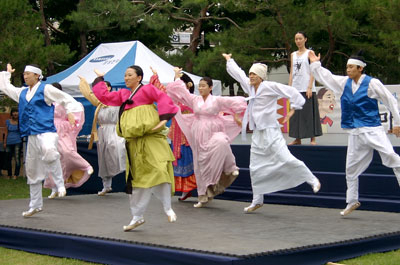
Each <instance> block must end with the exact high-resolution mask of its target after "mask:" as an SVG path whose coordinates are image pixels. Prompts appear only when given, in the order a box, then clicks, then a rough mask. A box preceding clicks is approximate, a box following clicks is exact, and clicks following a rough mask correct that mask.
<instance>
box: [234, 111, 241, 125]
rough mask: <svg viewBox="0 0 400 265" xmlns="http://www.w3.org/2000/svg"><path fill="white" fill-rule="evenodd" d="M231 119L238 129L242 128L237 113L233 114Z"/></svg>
mask: <svg viewBox="0 0 400 265" xmlns="http://www.w3.org/2000/svg"><path fill="white" fill-rule="evenodd" d="M233 119H234V120H235V122H236V124H237V125H238V126H239V127H242V120H241V119H240V116H239V114H238V113H235V114H234V115H233Z"/></svg>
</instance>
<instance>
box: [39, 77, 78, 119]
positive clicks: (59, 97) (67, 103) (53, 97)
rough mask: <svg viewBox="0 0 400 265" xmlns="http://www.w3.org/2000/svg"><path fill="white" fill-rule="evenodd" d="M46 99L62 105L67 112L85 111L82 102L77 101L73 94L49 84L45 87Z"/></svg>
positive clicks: (47, 101)
mask: <svg viewBox="0 0 400 265" xmlns="http://www.w3.org/2000/svg"><path fill="white" fill-rule="evenodd" d="M44 100H45V101H46V103H47V104H53V103H57V104H60V105H62V106H63V107H64V108H65V111H66V112H67V113H73V112H80V111H83V106H82V104H80V103H79V102H78V101H76V100H75V99H74V98H73V97H72V96H71V95H69V94H67V93H65V92H63V91H61V90H59V89H58V88H55V87H54V86H52V85H49V84H47V85H45V87H44Z"/></svg>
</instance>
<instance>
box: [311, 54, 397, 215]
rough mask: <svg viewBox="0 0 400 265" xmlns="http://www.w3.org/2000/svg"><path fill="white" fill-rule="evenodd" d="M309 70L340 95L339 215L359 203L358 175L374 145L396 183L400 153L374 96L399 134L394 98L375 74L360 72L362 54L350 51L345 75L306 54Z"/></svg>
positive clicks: (367, 160) (346, 213) (347, 212)
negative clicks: (342, 204)
mask: <svg viewBox="0 0 400 265" xmlns="http://www.w3.org/2000/svg"><path fill="white" fill-rule="evenodd" d="M309 58H310V61H311V71H312V73H313V75H314V76H315V78H316V79H317V81H318V82H320V83H322V84H323V85H325V86H326V87H328V88H329V89H331V90H332V91H333V92H334V93H335V94H338V95H341V109H342V121H341V125H342V128H343V129H344V130H345V131H346V132H348V133H349V139H348V144H347V157H346V182H347V191H346V202H347V206H346V208H345V209H344V210H343V211H341V212H340V214H341V215H342V216H346V215H348V214H350V213H351V212H352V211H354V210H355V209H357V208H358V207H360V205H361V204H360V202H359V201H358V177H359V176H360V174H361V173H363V172H364V171H365V170H366V169H367V168H368V166H369V164H370V163H371V161H372V156H373V151H374V149H375V150H376V151H378V153H379V154H380V156H381V159H382V163H383V165H385V166H387V167H390V168H393V171H394V174H395V175H396V177H397V180H398V182H399V185H400V157H399V155H398V154H396V152H395V151H394V150H393V146H392V144H391V142H390V140H389V138H388V137H387V135H386V133H385V130H384V128H383V126H382V125H381V119H380V115H379V109H378V100H379V101H381V102H383V104H384V105H385V106H386V107H387V108H388V109H389V110H390V112H391V113H392V115H393V125H394V126H393V134H395V135H396V136H397V137H399V136H400V126H399V125H400V115H399V109H398V104H397V100H396V99H395V98H394V97H393V95H392V94H391V93H390V91H389V90H388V89H387V88H386V87H385V86H384V85H383V84H382V83H381V82H380V81H379V80H378V79H376V78H372V77H370V76H368V75H366V74H364V69H365V67H366V66H367V64H366V63H365V60H364V58H363V57H362V56H359V55H352V56H351V57H350V59H348V61H347V76H338V75H333V74H332V73H331V72H330V71H329V70H327V69H325V68H323V67H322V66H321V63H320V58H321V57H320V55H318V56H316V55H315V53H314V52H310V55H309Z"/></svg>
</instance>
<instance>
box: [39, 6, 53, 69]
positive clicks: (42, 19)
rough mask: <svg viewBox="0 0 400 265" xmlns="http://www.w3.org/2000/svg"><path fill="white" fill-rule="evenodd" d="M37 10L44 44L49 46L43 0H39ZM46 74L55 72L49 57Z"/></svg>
mask: <svg viewBox="0 0 400 265" xmlns="http://www.w3.org/2000/svg"><path fill="white" fill-rule="evenodd" d="M39 6H40V7H39V12H40V30H41V31H42V33H43V34H44V46H45V47H49V46H50V45H51V40H50V34H49V30H48V28H47V25H46V17H45V15H44V4H43V0H39ZM47 63H48V65H47V75H53V74H55V68H54V64H53V62H52V61H51V60H50V59H49V60H48V61H47Z"/></svg>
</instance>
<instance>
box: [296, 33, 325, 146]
mask: <svg viewBox="0 0 400 265" xmlns="http://www.w3.org/2000/svg"><path fill="white" fill-rule="evenodd" d="M306 42H307V36H306V34H305V33H304V32H301V31H299V32H297V33H296V35H295V43H296V46H297V47H298V50H297V51H295V52H293V53H292V54H291V67H290V76H289V86H293V87H295V88H297V90H298V91H299V92H300V93H301V94H302V95H303V97H304V98H305V100H306V103H305V104H304V106H303V109H301V110H296V111H295V112H294V115H293V116H292V117H291V118H290V121H289V136H290V137H293V138H295V140H294V141H293V142H291V143H290V144H289V145H295V144H301V139H303V138H310V140H311V141H310V143H311V144H312V145H316V141H315V137H316V136H320V135H322V129H321V122H320V117H319V111H318V100H317V96H316V90H315V81H314V77H313V76H312V75H311V70H310V63H309V60H308V53H309V52H310V50H309V49H307V48H306Z"/></svg>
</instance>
